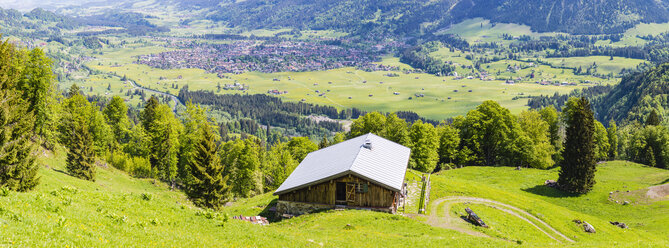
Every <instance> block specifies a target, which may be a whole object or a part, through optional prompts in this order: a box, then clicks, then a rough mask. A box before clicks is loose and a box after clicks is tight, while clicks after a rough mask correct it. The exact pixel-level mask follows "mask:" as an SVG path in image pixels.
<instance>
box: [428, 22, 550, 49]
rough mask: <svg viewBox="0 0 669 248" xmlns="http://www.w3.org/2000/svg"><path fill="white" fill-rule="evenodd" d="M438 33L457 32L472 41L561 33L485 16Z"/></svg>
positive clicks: (501, 40) (499, 40)
mask: <svg viewBox="0 0 669 248" xmlns="http://www.w3.org/2000/svg"><path fill="white" fill-rule="evenodd" d="M437 34H457V35H459V36H460V37H462V38H464V39H465V40H467V41H468V42H470V43H481V42H503V41H504V40H503V39H502V35H503V34H507V35H511V36H521V35H528V36H532V37H539V36H553V35H557V34H559V33H537V32H534V31H532V30H531V29H530V27H529V26H526V25H520V24H513V23H491V22H490V20H486V19H483V18H472V19H467V20H464V21H462V22H460V23H457V24H454V25H451V26H450V27H449V28H447V29H443V30H439V31H438V32H437Z"/></svg>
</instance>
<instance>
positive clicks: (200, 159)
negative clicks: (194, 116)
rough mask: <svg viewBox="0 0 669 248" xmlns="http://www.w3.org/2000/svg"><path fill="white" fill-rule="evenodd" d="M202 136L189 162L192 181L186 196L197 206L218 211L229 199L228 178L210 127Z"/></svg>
mask: <svg viewBox="0 0 669 248" xmlns="http://www.w3.org/2000/svg"><path fill="white" fill-rule="evenodd" d="M201 133H202V136H201V139H200V141H199V142H198V144H197V145H196V148H195V151H194V153H193V156H192V157H191V158H190V160H189V163H188V164H189V165H190V171H191V174H192V177H191V180H189V181H188V185H187V187H186V194H187V195H188V197H189V198H190V199H191V200H192V201H193V203H195V205H198V206H201V207H207V208H213V209H217V208H219V207H220V206H221V205H223V204H224V203H225V202H226V201H227V199H228V189H229V187H228V185H227V181H228V177H227V176H225V177H223V169H224V167H223V164H222V163H221V160H220V158H219V155H218V146H217V145H216V143H217V141H216V136H215V135H214V133H213V131H212V130H211V127H210V126H203V128H202V132H201Z"/></svg>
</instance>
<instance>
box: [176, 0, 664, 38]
mask: <svg viewBox="0 0 669 248" xmlns="http://www.w3.org/2000/svg"><path fill="white" fill-rule="evenodd" d="M184 2H185V1H184ZM212 10H213V13H212V14H211V15H209V16H208V18H210V19H213V20H222V21H227V22H229V23H230V24H231V25H233V26H241V27H247V28H272V27H293V28H311V29H328V28H335V29H343V30H347V31H359V30H364V29H365V28H366V29H369V26H370V25H372V26H380V27H382V28H383V30H386V31H390V32H393V33H400V34H401V33H410V34H415V33H421V32H425V31H434V30H437V29H439V28H443V27H447V26H448V25H450V24H453V23H457V22H459V21H462V20H464V19H468V18H474V17H483V18H486V19H490V20H492V21H495V22H506V23H519V24H526V25H529V26H530V27H532V29H533V30H535V31H541V32H553V31H556V32H567V33H575V34H600V33H621V32H624V30H625V29H627V28H630V27H632V26H634V25H635V24H638V23H640V22H646V23H648V22H667V21H669V11H668V10H667V2H666V1H656V0H621V1H613V0H603V1H582V0H579V1H567V0H561V1H555V0H537V1H534V0H533V1H529V0H460V1H453V0H436V1H425V0H391V1H379V0H362V1H334V0H317V1H306V0H286V1H277V0H273V1H267V0H248V1H241V2H236V3H231V4H223V6H221V7H214V8H213V9H212Z"/></svg>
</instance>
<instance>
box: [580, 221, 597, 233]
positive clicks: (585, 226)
mask: <svg viewBox="0 0 669 248" xmlns="http://www.w3.org/2000/svg"><path fill="white" fill-rule="evenodd" d="M583 230H584V231H585V232H589V233H596V232H597V231H595V227H593V226H592V225H590V223H588V222H585V221H584V222H583Z"/></svg>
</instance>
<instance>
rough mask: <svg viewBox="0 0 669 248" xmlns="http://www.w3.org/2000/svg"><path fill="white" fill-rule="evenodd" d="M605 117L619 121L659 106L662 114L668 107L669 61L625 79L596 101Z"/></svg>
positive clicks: (642, 115) (642, 116)
mask: <svg viewBox="0 0 669 248" xmlns="http://www.w3.org/2000/svg"><path fill="white" fill-rule="evenodd" d="M593 105H594V106H593V107H594V108H595V110H596V111H597V113H598V115H599V116H600V117H599V118H598V119H600V120H602V121H606V120H610V119H613V120H615V121H616V122H617V123H629V122H631V121H634V120H637V121H639V122H641V123H643V122H644V120H645V117H646V116H647V115H648V114H649V113H650V112H651V111H652V110H653V109H656V110H657V112H658V113H659V114H660V115H661V116H667V110H669V63H665V64H661V65H659V66H657V67H656V68H653V69H650V70H648V71H646V72H642V73H637V74H634V75H631V76H628V77H625V78H623V79H622V81H621V82H620V84H618V85H616V86H615V87H614V88H613V90H611V92H609V93H608V94H606V95H604V96H603V97H602V98H601V99H599V100H598V101H596V102H595V103H594V104H593Z"/></svg>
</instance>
